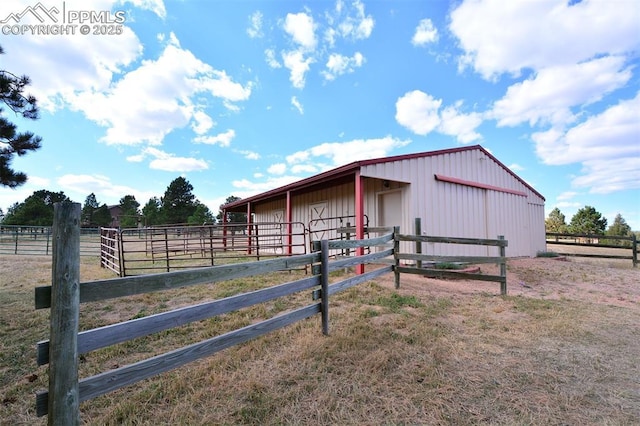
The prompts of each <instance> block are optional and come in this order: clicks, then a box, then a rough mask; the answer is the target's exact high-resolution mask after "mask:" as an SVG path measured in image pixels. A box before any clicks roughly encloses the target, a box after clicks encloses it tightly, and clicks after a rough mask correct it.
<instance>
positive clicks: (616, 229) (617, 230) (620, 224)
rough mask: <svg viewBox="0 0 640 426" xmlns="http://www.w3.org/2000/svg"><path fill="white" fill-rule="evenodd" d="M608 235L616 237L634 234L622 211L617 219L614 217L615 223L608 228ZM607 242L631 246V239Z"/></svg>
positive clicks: (608, 242)
mask: <svg viewBox="0 0 640 426" xmlns="http://www.w3.org/2000/svg"><path fill="white" fill-rule="evenodd" d="M607 235H611V236H615V237H630V236H632V235H633V232H632V231H631V227H630V226H629V225H628V224H627V221H626V220H624V218H623V217H622V215H621V214H620V213H618V214H617V215H616V217H615V219H613V224H612V225H611V226H609V228H608V229H607ZM606 243H607V244H615V245H620V246H625V247H630V246H631V241H624V240H607V241H606Z"/></svg>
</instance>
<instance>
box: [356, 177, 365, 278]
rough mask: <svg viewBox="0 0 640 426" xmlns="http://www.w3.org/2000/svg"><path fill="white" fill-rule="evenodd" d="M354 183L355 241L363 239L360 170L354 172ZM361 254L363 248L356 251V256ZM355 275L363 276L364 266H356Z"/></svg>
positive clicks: (362, 203)
mask: <svg viewBox="0 0 640 426" xmlns="http://www.w3.org/2000/svg"><path fill="white" fill-rule="evenodd" d="M355 181H356V182H355V184H356V185H355V186H356V193H355V203H356V205H355V215H356V240H362V239H364V178H363V177H362V176H360V170H356V176H355ZM363 254H364V248H363V247H358V248H357V249H356V256H362V255H363ZM356 274H358V275H361V274H364V265H362V264H360V265H358V266H356Z"/></svg>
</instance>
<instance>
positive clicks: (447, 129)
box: [437, 106, 482, 144]
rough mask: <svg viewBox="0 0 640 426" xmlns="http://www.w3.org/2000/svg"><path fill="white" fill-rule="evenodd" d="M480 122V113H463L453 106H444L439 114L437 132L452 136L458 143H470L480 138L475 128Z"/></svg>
mask: <svg viewBox="0 0 640 426" xmlns="http://www.w3.org/2000/svg"><path fill="white" fill-rule="evenodd" d="M480 124H482V114H479V113H477V112H472V113H470V114H463V113H461V112H460V111H458V109H457V108H456V107H454V106H450V107H446V108H445V109H444V110H443V111H442V113H441V114H440V123H439V124H438V129H437V130H438V132H440V133H443V134H445V135H449V136H454V137H455V138H456V139H457V140H458V142H460V143H465V144H466V143H471V142H473V141H476V140H478V139H481V138H482V136H480V134H479V133H477V132H476V131H475V130H476V128H477V127H478V126H480Z"/></svg>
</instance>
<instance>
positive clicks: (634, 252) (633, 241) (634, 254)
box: [631, 234, 638, 268]
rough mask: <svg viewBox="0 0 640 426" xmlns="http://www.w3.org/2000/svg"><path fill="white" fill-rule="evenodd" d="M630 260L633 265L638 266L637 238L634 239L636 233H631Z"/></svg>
mask: <svg viewBox="0 0 640 426" xmlns="http://www.w3.org/2000/svg"><path fill="white" fill-rule="evenodd" d="M631 250H632V251H631V253H632V254H631V257H632V259H631V261H632V262H633V267H634V268H637V267H638V240H637V239H636V234H631Z"/></svg>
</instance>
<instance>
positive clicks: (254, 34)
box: [247, 10, 263, 38]
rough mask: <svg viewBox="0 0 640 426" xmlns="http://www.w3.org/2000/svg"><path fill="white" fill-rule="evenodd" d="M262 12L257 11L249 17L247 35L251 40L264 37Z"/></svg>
mask: <svg viewBox="0 0 640 426" xmlns="http://www.w3.org/2000/svg"><path fill="white" fill-rule="evenodd" d="M262 18H263V15H262V12H260V11H259V10H256V11H255V12H253V13H252V14H251V15H250V16H249V27H248V28H247V34H248V35H249V37H251V38H259V37H262V36H263V34H262Z"/></svg>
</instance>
